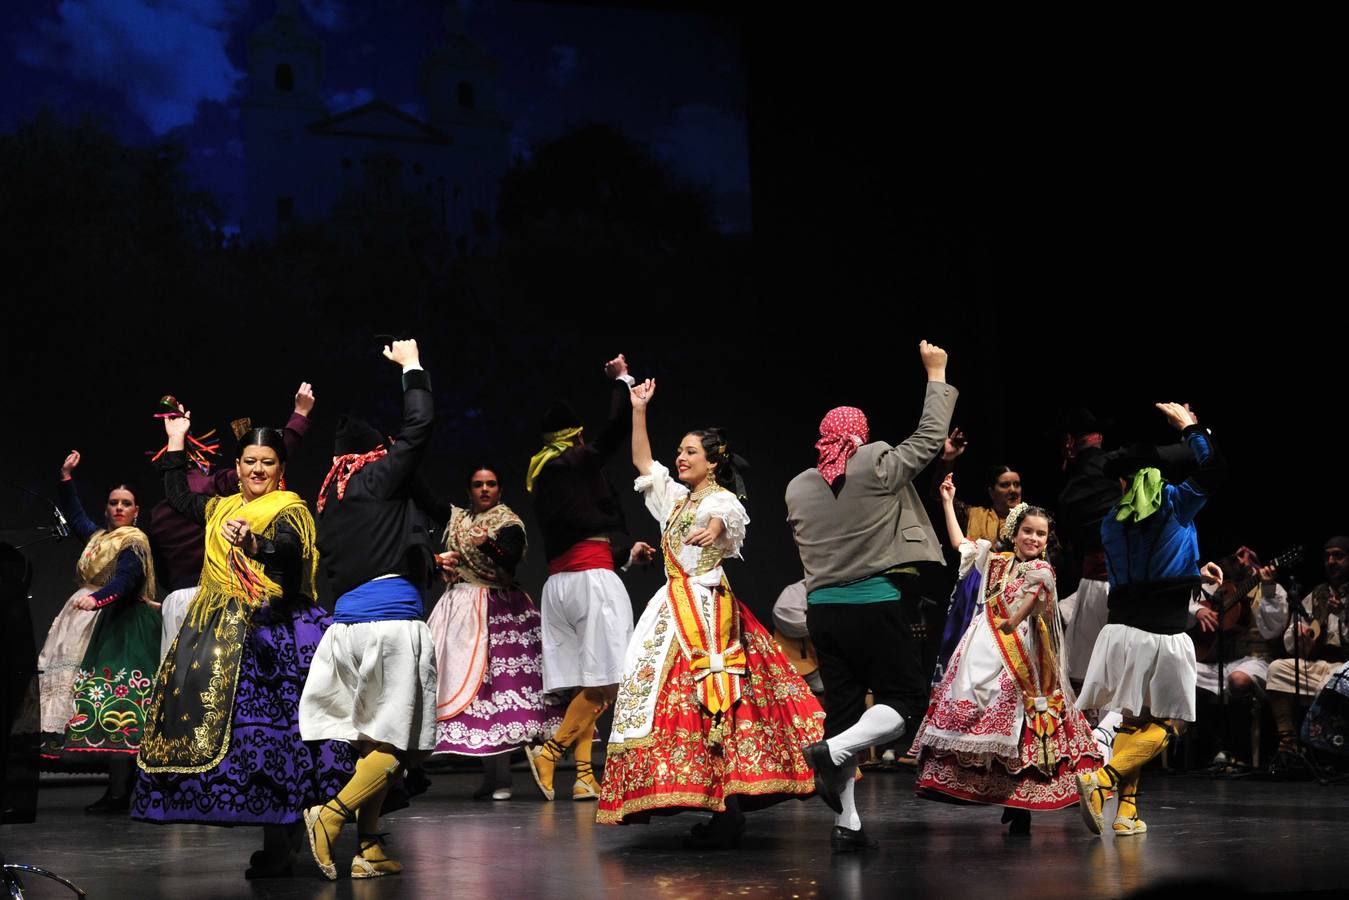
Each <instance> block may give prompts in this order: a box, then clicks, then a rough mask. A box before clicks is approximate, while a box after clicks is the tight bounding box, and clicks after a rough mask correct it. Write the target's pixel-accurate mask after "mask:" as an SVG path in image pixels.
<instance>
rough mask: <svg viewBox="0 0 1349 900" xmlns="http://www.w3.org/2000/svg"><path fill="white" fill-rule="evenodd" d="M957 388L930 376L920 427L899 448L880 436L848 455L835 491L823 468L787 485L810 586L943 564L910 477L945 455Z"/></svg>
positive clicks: (790, 515) (794, 529)
mask: <svg viewBox="0 0 1349 900" xmlns="http://www.w3.org/2000/svg"><path fill="white" fill-rule="evenodd" d="M958 393H959V392H958V391H957V390H956V389H955V388H953V387H951V386H950V385H949V384H945V383H943V382H934V381H930V382H928V385H927V395H926V396H925V397H924V399H923V416H922V418H921V419H919V421H918V428H917V430H916V431H914V433H913V434H911V435H909V437H908V438H907V439H906V440H905V441H904V442H903V443H902V444H899V445H898V446H895V447H891V446H890V445H889V444H885V443H882V442H880V441H876V442H873V443H870V444H865V445H863V446H862V447H859V448H858V450H857V452H856V453H855V454H853V456H852V458H851V459H849V460H848V468H847V470H846V473H845V477H844V479H843V488H842V490H840V491H839V493H838V496H837V497H836V496H834V491H833V490H832V489H831V488H830V487H829V484H828V483H827V482H826V481H825V480H824V477H823V476H822V475H820V473H819V470H818V469H813V468H812V469H807V470H806V471H804V472H802V473H801V474H800V475H797V476H796V477H795V478H793V479H792V480H791V482H790V483H789V484H788V485H787V521H788V522H790V523H791V526H792V533H793V534H794V535H795V537H796V547H797V549H798V550H799V551H800V553H801V563H802V565H803V566H804V567H805V570H806V589H807V590H810V591H813V590H818V589H819V588H824V587H833V586H836V585H840V584H849V583H851V582H854V581H860V580H861V579H863V578H870V577H872V576H873V575H879V574H881V573H882V572H885V571H887V570H889V569H892V568H894V567H895V566H900V565H905V564H908V563H915V562H942V561H943V560H942V551H941V546H940V545H939V544H938V543H937V535H936V533H935V532H934V531H933V530H932V523H931V522H930V521H929V520H928V517H927V513H926V512H924V510H923V504H922V502H921V501H920V500H919V497H918V491H917V490H915V489H914V486H913V479H914V478H916V477H917V476H918V473H919V472H921V471H922V470H923V469H924V468H925V467H926V466H927V464H928V463H930V462H931V461H932V460H933V459H934V458H935V457H936V456H937V454H938V453H940V452H941V449H942V444H943V442H944V441H945V440H946V435H947V433H948V432H949V429H950V427H951V414H952V413H953V412H954V411H955V405H956V396H957V395H958Z"/></svg>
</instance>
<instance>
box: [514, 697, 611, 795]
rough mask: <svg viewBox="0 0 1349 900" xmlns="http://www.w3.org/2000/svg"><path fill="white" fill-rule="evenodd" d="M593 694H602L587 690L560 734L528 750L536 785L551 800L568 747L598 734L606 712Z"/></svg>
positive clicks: (575, 702)
mask: <svg viewBox="0 0 1349 900" xmlns="http://www.w3.org/2000/svg"><path fill="white" fill-rule="evenodd" d="M592 693H598V692H592V691H590V690H585V691H582V692H581V693H579V694H577V695H576V696H575V697H573V698H572V701H571V704H570V705H569V706H568V707H567V712H566V714H565V715H564V716H563V717H562V724H561V725H559V726H558V729H557V733H556V734H554V735H553V736H552V738H550V739H549V740H547V741H544V742H543V746H542V747H537V748H536V747H526V748H525V758H526V759H527V760H529V770H530V772H532V773H533V775H534V782H535V783H536V784H538V786H539V790H541V791H543V795H544V796H545V797H547V798H548V799H549V800H552V799H553V795H554V791H553V772H554V771H555V770H556V769H557V763H558V760H560V759H562V757H563V756H565V755H566V753H567V748H568V747H570V746H571V745H572V744H574V743H576V740H577V738H579V737H580V736H581V735H583V734H585V735H590V734H592V733H594V730H595V720H596V719H598V718H599V717H600V712H601V711H602V710H603V709H604V700H603V697H602V696H601V697H600V698H599V702H598V705H597V703H596V698H595V697H592V696H591V694H592ZM592 778H593V776H592Z"/></svg>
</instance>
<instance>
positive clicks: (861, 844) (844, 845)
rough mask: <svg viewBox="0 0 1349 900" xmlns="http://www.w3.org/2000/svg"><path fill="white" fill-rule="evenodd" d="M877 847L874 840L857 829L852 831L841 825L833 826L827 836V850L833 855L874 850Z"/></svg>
mask: <svg viewBox="0 0 1349 900" xmlns="http://www.w3.org/2000/svg"><path fill="white" fill-rule="evenodd" d="M878 846H879V845H878V844H877V843H876V839H875V838H873V837H872V836H871V835H869V834H867V833H866V830H865V829H862V828H859V829H857V830H856V831H853V830H852V829H851V828H844V827H843V826H842V825H835V826H834V830H833V832H831V833H830V835H829V849H831V850H833V851H834V852H835V853H856V852H858V851H859V850H875V849H876V847H878Z"/></svg>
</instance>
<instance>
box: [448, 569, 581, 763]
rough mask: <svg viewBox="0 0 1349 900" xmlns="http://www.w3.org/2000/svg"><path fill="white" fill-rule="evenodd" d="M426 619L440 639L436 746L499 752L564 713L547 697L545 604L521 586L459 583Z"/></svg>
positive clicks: (552, 726) (545, 732) (546, 730)
mask: <svg viewBox="0 0 1349 900" xmlns="http://www.w3.org/2000/svg"><path fill="white" fill-rule="evenodd" d="M426 624H427V625H428V626H429V627H430V629H431V634H432V636H433V638H434V640H435V645H436V661H437V665H438V666H439V667H440V673H439V674H440V684H439V686H438V689H437V697H436V704H437V709H436V749H435V752H436V753H460V754H463V755H465V756H492V755H495V754H498V753H508V752H510V751H511V750H514V749H515V748H516V747H520V746H522V745H524V744H527V743H530V742H535V741H542V740H543V739H545V738H547V737H548V736H549V735H551V734H552V733H553V731H555V730H556V729H557V726H558V725H559V724H560V723H561V721H562V708H561V707H560V706H549V705H545V703H544V696H543V673H542V663H541V659H542V651H541V648H540V643H539V641H540V638H539V610H538V607H536V606H535V605H534V601H533V600H531V599H530V598H529V595H528V594H526V593H525V592H524V591H522V590H519V589H501V588H484V587H478V586H475V585H470V584H464V583H460V584H455V585H452V586H451V587H450V588H448V589H447V590H446V591H445V593H444V594H443V595H442V596H441V598H440V600H439V601H438V602H437V603H436V606H435V609H433V610H432V611H431V615H430V616H429V617H428V618H427V620H426Z"/></svg>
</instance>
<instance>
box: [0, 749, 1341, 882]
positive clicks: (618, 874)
mask: <svg viewBox="0 0 1349 900" xmlns="http://www.w3.org/2000/svg"><path fill="white" fill-rule="evenodd" d="M559 776H560V777H559V785H562V784H563V777H562V776H563V773H559ZM477 781H478V777H477V775H476V774H471V773H459V774H453V773H444V774H435V775H433V779H432V786H431V789H430V791H429V792H428V793H427V794H425V795H423V796H422V797H420V798H417V802H416V803H415V805H414V806H413V807H412V808H410V809H405V810H402V811H400V812H398V813H395V814H393V815H392V816H390V817H388V818H387V819H386V820H385V823H384V827H385V828H386V830H387V831H389V832H390V840H391V843H390V845H389V849H390V853H391V854H392V855H394V856H395V857H396V858H398V859H401V860H402V861H403V862H404V863H405V864H406V866H407V871H406V872H405V873H403V874H402V875H398V876H392V877H387V878H381V879H375V880H371V881H355V882H353V881H351V880H350V879H349V878H347V877H346V875H345V870H346V866H345V865H341V864H340V863H342V862H346V863H349V862H350V856H351V854H352V853H353V852H354V846H355V829H354V828H352V827H348V828H347V830H346V831H344V832H343V836H342V844H341V845H340V853H341V854H342V855H341V856H339V867H338V869H339V872H341V873H343V874H342V876H341V877H340V879H339V880H338V882H337V884H335V885H334V884H330V883H329V882H326V881H323V880H321V879H320V878H319V876H318V870H317V869H316V868H315V866H314V864H313V861H312V860H311V859H309V857H308V854H307V852H306V853H305V854H304V855H303V856H301V858H300V859H299V861H298V863H297V865H296V868H295V874H294V876H292V877H290V878H285V879H275V880H269V881H253V882H248V881H245V880H244V879H243V875H242V873H243V870H244V868H245V867H246V866H247V860H248V855H249V853H250V852H252V851H253V850H254V849H256V848H257V847H259V846H260V845H261V844H260V841H261V833H260V831H258V830H257V829H253V828H237V829H224V828H208V827H201V826H168V827H160V826H154V825H144V824H140V823H136V822H130V821H128V820H126V819H123V818H114V819H109V818H103V817H93V816H86V815H85V814H84V813H83V810H82V808H83V806H84V805H85V804H87V803H90V802H92V801H93V800H94V799H96V798H97V797H98V796H99V794H100V793H101V792H102V788H101V786H96V785H90V784H87V783H86V784H76V785H62V786H49V785H47V784H45V783H44V785H43V791H42V800H41V806H40V809H39V820H38V823H37V824H35V825H24V826H15V825H10V826H4V828H3V850H4V853H5V855H6V857H7V859H8V861H9V862H22V863H29V864H32V865H37V866H42V867H44V868H49V869H52V870H54V871H56V872H59V873H61V874H63V875H65V876H66V877H68V878H70V879H71V880H73V881H74V882H75V883H77V884H79V885H80V886H81V887H83V888H84V889H85V890H86V891H88V893H89V896H90V897H91V898H96V900H97V898H108V897H119V898H120V897H128V898H132V897H134V898H144V900H151V898H174V900H185V898H190V900H197V898H203V900H204V898H216V897H220V898H224V897H250V898H258V897H267V898H272V897H275V898H309V897H323V898H334V897H336V898H341V897H355V898H360V900H374V898H384V897H451V896H454V897H473V898H496V897H502V898H525V897H551V898H582V897H584V898H599V897H621V896H625V895H626V897H627V898H629V900H638V898H643V900H644V898H647V897H713V896H720V897H725V896H736V897H793V898H795V897H802V898H805V897H864V896H865V897H905V898H909V897H929V896H930V897H937V896H943V897H951V898H961V897H998V898H1001V900H1014V898H1019V897H1027V898H1030V897H1034V898H1045V897H1118V896H1124V895H1127V894H1129V893H1132V892H1134V891H1137V890H1140V889H1145V888H1158V887H1162V886H1165V885H1167V884H1169V883H1173V882H1176V881H1178V880H1204V881H1208V882H1210V883H1211V882H1226V883H1228V884H1231V885H1234V886H1238V887H1240V888H1242V889H1244V890H1246V891H1249V892H1256V893H1265V892H1282V891H1305V892H1313V893H1319V894H1322V895H1323V896H1326V897H1330V896H1345V894H1346V888H1349V866H1346V862H1345V860H1346V857H1345V856H1343V855H1342V854H1343V853H1344V852H1345V851H1344V849H1343V847H1344V840H1343V836H1344V834H1345V833H1346V827H1349V802H1346V801H1349V785H1335V786H1329V787H1323V786H1320V785H1316V784H1306V783H1298V784H1286V783H1284V784H1281V783H1273V782H1268V781H1257V780H1255V779H1253V778H1244V779H1238V780H1231V781H1213V780H1208V779H1203V778H1186V777H1178V776H1173V777H1167V776H1164V775H1161V774H1153V773H1151V772H1149V773H1148V775H1147V776H1146V777H1145V778H1144V781H1143V788H1144V792H1145V793H1144V794H1143V796H1142V798H1141V799H1142V804H1143V806H1142V811H1143V814H1144V818H1145V819H1146V820H1147V822H1148V825H1149V827H1150V828H1151V829H1152V830H1151V832H1150V833H1148V834H1146V835H1142V836H1139V837H1131V838H1119V839H1114V838H1111V837H1105V838H1098V837H1094V836H1092V835H1090V834H1088V833H1087V831H1086V829H1085V828H1084V827H1083V825H1082V822H1081V819H1080V817H1079V815H1078V812H1077V810H1076V808H1073V809H1070V810H1064V811H1062V812H1058V813H1053V814H1045V815H1039V816H1036V818H1035V821H1034V826H1033V829H1032V834H1031V835H1030V837H1011V836H1009V835H1007V834H1006V833H1005V826H1000V825H999V824H998V817H999V811H998V810H997V809H991V808H987V807H964V806H952V805H947V804H942V803H934V802H931V801H919V800H916V799H915V798H914V796H913V778H912V776H911V775H910V774H909V773H907V772H876V773H871V774H868V775H867V777H866V778H865V779H863V781H862V782H861V783H860V784H859V785H858V799H859V807H860V809H861V811H862V814H863V816H864V817H865V822H866V825H867V830H868V831H869V832H871V833H872V834H874V835H875V837H877V838H878V839H879V840H880V843H881V847H880V849H879V851H875V852H871V853H867V854H862V855H856V854H849V855H831V854H830V852H829V841H828V834H829V828H830V826H831V824H832V816H831V815H830V813H829V812H828V810H826V809H825V807H824V805H823V804H822V803H821V802H820V801H819V800H810V801H808V802H804V803H802V802H790V803H785V804H780V805H779V806H777V807H774V808H772V809H768V810H764V811H761V812H758V813H755V814H753V815H751V816H750V818H749V829H748V831H747V832H746V834H745V837H744V840H743V842H742V844H741V847H740V849H739V850H736V851H727V852H715V853H713V852H692V851H687V850H684V849H683V847H682V838H683V837H684V835H685V834H686V832H687V830H688V828H689V826H690V825H691V824H693V823H694V822H696V821H699V820H700V818H704V816H701V815H699V814H693V813H690V814H685V815H680V816H675V817H669V818H663V819H657V820H655V821H654V823H653V824H651V825H648V826H628V827H623V828H611V827H605V826H597V825H596V824H595V823H594V810H595V807H594V804H593V803H590V804H583V803H574V802H572V801H570V800H568V801H559V802H555V803H550V804H546V803H544V802H542V800H541V799H540V798H539V796H538V794H537V791H536V790H535V788H534V784H533V782H532V781H531V780H530V777H529V774H528V773H527V772H524V773H520V772H517V773H516V775H515V794H516V798H517V799H515V800H512V801H510V802H505V803H475V802H473V801H472V800H471V799H470V797H469V795H470V794H471V792H472V791H473V789H474V787H475V786H476V785H477ZM1107 821H1109V820H1107ZM25 881H26V884H27V886H28V888H29V896H30V897H58V896H67V897H69V896H72V895H71V894H69V893H68V892H64V891H62V890H61V889H59V888H58V887H57V886H56V885H54V884H51V883H50V882H45V879H40V878H36V877H34V876H28V877H27V878H26V879H25ZM1182 896H1189V897H1193V898H1194V900H1200V896H1201V894H1200V892H1199V891H1193V890H1191V891H1186V892H1185V893H1184V894H1182ZM1228 896H1231V895H1230V894H1229V895H1228Z"/></svg>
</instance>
